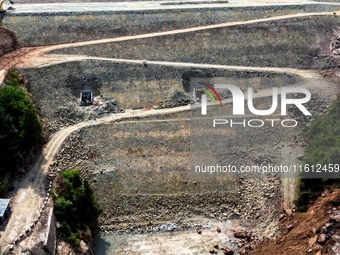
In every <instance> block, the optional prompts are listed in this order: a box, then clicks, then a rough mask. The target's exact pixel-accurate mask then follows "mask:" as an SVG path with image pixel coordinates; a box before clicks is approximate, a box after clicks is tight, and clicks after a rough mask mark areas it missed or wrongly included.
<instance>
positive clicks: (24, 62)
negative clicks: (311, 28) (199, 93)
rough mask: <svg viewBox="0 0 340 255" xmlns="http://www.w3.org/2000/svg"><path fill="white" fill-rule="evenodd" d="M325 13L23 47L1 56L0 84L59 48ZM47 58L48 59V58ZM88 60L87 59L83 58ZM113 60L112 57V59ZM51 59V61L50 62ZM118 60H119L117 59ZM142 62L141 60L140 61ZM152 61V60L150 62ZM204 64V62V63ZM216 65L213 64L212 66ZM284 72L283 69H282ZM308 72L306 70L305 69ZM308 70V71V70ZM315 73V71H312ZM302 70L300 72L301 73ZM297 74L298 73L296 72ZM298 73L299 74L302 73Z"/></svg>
mask: <svg viewBox="0 0 340 255" xmlns="http://www.w3.org/2000/svg"><path fill="white" fill-rule="evenodd" d="M324 15H328V16H329V15H334V14H333V12H322V13H318V12H313V13H301V14H292V15H282V16H276V17H269V18H261V19H255V20H247V21H238V22H227V23H222V24H215V25H209V26H199V27H193V28H187V29H177V30H171V31H165V32H156V33H148V34H141V35H134V36H123V37H117V38H108V39H102V40H92V41H86V42H77V43H65V44H58V45H52V46H42V47H32V48H22V49H19V50H17V51H15V52H12V53H10V54H7V55H5V56H3V57H2V58H0V66H1V69H0V84H1V83H2V82H3V80H4V78H5V75H6V73H7V71H8V70H9V69H10V68H11V67H18V68H34V67H39V66H42V65H46V64H52V63H53V61H52V58H54V59H55V58H56V57H55V56H53V57H52V56H47V57H46V56H44V55H45V54H46V53H48V52H51V51H54V50H59V49H65V48H73V47H82V46H89V45H97V44H104V43H112V42H122V41H129V40H139V39H145V38H153V37H158V36H166V35H174V34H183V33H191V32H196V31H202V30H209V29H215V28H224V27H231V26H239V25H244V24H254V23H260V22H267V21H274V20H283V19H292V18H296V17H307V16H324ZM46 58H47V59H46ZM59 58H62V61H61V62H68V61H77V60H78V58H81V57H79V56H65V55H64V56H59ZM86 58H88V59H89V58H92V59H94V57H90V56H86ZM97 59H99V58H97ZM46 60H47V62H46ZM83 60H86V59H83ZM111 60H112V59H111ZM48 61H51V62H48ZM117 62H118V61H117ZM57 63H60V61H59V62H58V61H56V63H55V64H57ZM140 63H141V62H140ZM150 63H151V62H150ZM153 64H157V61H154V62H153ZM158 64H160V65H162V64H163V63H162V62H158ZM176 64H179V63H176ZM202 65H204V63H202ZM207 66H208V65H207ZM213 66H214V65H211V67H212V68H214V67H213ZM215 68H218V65H215ZM244 68H250V67H240V69H241V70H242V69H244ZM233 69H234V70H236V69H237V67H233ZM280 69H281V68H274V69H273V68H268V69H266V67H263V71H275V72H277V71H280ZM294 70H296V69H289V68H288V69H287V68H286V70H284V71H283V72H286V71H287V72H290V71H294ZM281 72H282V71H281ZM303 72H306V71H303ZM307 72H308V71H307ZM311 72H313V73H315V72H314V71H311ZM301 73H302V72H300V74H301ZM296 74H297V73H296ZM300 74H298V75H300Z"/></svg>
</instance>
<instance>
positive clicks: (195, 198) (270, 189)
mask: <svg viewBox="0 0 340 255" xmlns="http://www.w3.org/2000/svg"><path fill="white" fill-rule="evenodd" d="M87 142H88V139H87V131H86V130H80V131H78V132H75V133H73V134H72V135H71V136H70V137H68V138H67V139H66V141H65V143H64V146H63V148H62V149H61V150H60V151H59V152H58V155H57V156H56V158H55V161H54V163H53V164H52V166H51V169H50V170H51V171H52V172H55V173H57V172H60V171H64V170H67V169H71V168H75V167H79V168H80V169H81V171H82V175H83V176H84V177H86V178H87V179H88V180H90V181H91V182H92V185H93V186H94V188H95V190H96V192H97V194H96V196H98V200H99V203H100V204H101V207H102V209H103V213H102V214H101V216H100V225H101V229H102V230H104V231H114V232H118V233H153V232H163V231H168V230H167V229H168V228H165V227H162V224H164V222H165V221H166V222H170V223H174V224H176V230H181V229H192V228H196V227H197V226H196V225H192V224H186V223H184V222H183V220H184V219H185V218H190V217H192V216H195V215H202V216H204V217H207V218H211V219H216V220H221V221H224V220H227V219H230V218H239V219H247V222H250V224H253V226H249V227H254V226H256V225H257V224H262V225H267V223H268V222H270V221H272V220H273V219H274V218H276V217H277V215H276V213H275V212H276V208H277V206H278V203H279V202H280V200H281V198H280V192H279V188H278V187H279V186H280V180H279V179H276V178H257V179H250V178H240V179H238V181H237V184H236V186H235V190H234V191H230V190H226V191H221V192H216V191H214V192H212V191H209V192H205V191H203V190H202V191H201V192H199V193H186V192H182V193H178V192H175V193H171V194H162V193H159V194H147V193H143V194H116V193H115V191H114V190H113V189H105V194H102V193H101V192H99V190H101V189H100V188H99V187H108V188H109V187H112V181H113V180H114V179H112V176H111V175H114V173H113V172H111V173H110V172H106V171H103V170H101V169H98V166H97V164H98V162H101V161H103V160H106V159H104V158H103V155H105V153H106V152H105V151H106V150H107V148H105V147H102V146H101V145H100V143H99V141H98V144H94V145H92V144H91V145H90V144H88V143H87ZM255 156H256V155H255ZM258 156H259V155H257V156H256V157H255V158H257V157H258ZM255 158H254V160H255ZM258 160H262V161H263V158H258ZM108 162H109V161H108ZM108 164H109V163H108ZM195 185H196V186H199V185H200V181H199V180H198V181H197V182H195ZM96 187H97V188H96ZM131 190H133V187H131ZM240 198H241V199H240ZM268 212H270V213H268Z"/></svg>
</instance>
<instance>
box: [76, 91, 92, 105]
mask: <svg viewBox="0 0 340 255" xmlns="http://www.w3.org/2000/svg"><path fill="white" fill-rule="evenodd" d="M92 102H93V94H92V91H91V90H83V91H81V92H80V98H79V105H81V106H88V105H91V104H92Z"/></svg>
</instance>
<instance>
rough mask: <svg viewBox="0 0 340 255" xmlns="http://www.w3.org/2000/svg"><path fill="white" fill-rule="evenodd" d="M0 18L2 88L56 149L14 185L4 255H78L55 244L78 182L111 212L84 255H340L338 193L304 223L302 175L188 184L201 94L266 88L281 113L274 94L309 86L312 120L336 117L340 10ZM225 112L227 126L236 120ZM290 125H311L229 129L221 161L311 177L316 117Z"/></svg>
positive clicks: (243, 6)
mask: <svg viewBox="0 0 340 255" xmlns="http://www.w3.org/2000/svg"><path fill="white" fill-rule="evenodd" d="M9 7H11V8H9ZM1 8H3V12H2V14H1V17H0V21H1V20H2V21H1V26H0V85H1V86H4V84H3V81H4V79H5V76H6V74H7V72H8V71H9V70H10V69H11V68H16V69H18V70H19V71H20V73H21V74H22V75H23V76H24V77H25V79H26V81H27V83H26V87H27V90H28V91H29V93H30V95H31V97H32V99H33V101H34V103H35V104H36V107H37V109H38V110H39V114H40V115H41V116H42V117H43V124H44V128H45V130H46V132H48V134H49V140H48V141H47V143H46V144H45V146H44V148H43V151H42V153H41V155H40V156H39V157H37V158H36V160H35V162H34V163H33V164H32V166H31V167H30V168H29V169H28V172H27V174H25V175H24V177H23V178H22V179H20V180H18V181H16V182H14V184H13V185H14V186H15V188H16V190H17V191H16V192H15V193H14V194H13V195H12V196H11V197H10V199H11V213H10V215H9V217H8V221H7V222H6V227H5V228H2V229H0V254H73V253H72V247H70V246H69V245H68V244H66V243H65V242H63V241H60V240H58V238H57V237H56V236H57V235H56V231H58V230H57V226H58V223H57V222H56V219H55V217H54V215H53V199H52V198H51V193H52V191H51V190H53V185H54V180H55V178H56V176H58V175H59V174H60V173H62V172H63V171H65V170H68V169H74V168H79V169H80V170H81V176H82V177H83V178H85V179H87V180H88V181H89V182H90V184H91V185H92V187H93V189H94V195H95V198H96V200H97V201H98V203H99V205H100V207H101V208H102V213H101V214H100V216H99V229H98V234H97V236H96V237H95V238H94V244H93V243H92V244H89V243H85V242H83V243H82V245H81V249H80V250H78V251H77V252H78V253H76V254H96V255H97V254H98V255H104V254H107V255H113V254H115V255H123V254H141V255H145V254H150V255H155V254H169V255H170V254H171V255H172V254H173V255H175V254H180V255H185V254H187V255H189V254H190V255H194V254H229V255H230V254H277V255H279V254H280V255H284V254H286V255H297V254H299V255H300V254H311V255H323V254H340V248H339V247H340V239H339V236H340V234H339V233H340V230H339V215H340V214H339V212H340V208H339V199H340V198H339V194H340V192H339V190H331V191H329V192H326V193H325V194H324V196H323V197H321V198H320V199H318V200H317V202H316V203H315V204H314V205H313V207H312V209H311V210H310V211H307V212H306V213H297V212H296V208H295V205H294V202H295V200H296V198H297V180H298V176H289V178H279V176H266V177H265V178H247V177H242V178H220V177H218V176H216V177H214V178H193V177H192V176H191V175H190V171H191V170H190V163H192V162H191V154H190V153H191V149H192V148H191V144H192V143H191V139H192V131H193V129H192V126H191V125H192V122H191V117H192V113H191V111H190V102H192V98H190V81H191V80H192V79H205V80H206V81H208V82H209V83H210V84H218V83H223V84H234V85H236V86H237V87H239V88H240V89H242V91H246V90H247V88H248V87H252V88H253V90H254V91H256V92H254V102H255V103H254V104H255V106H256V107H257V108H258V109H268V108H270V106H271V102H272V94H271V91H272V88H274V87H275V88H276V87H277V88H284V87H302V88H305V89H308V90H309V91H310V92H311V95H312V97H311V100H310V101H309V102H308V104H307V106H306V107H307V109H308V110H309V111H310V112H311V113H312V115H313V116H316V115H318V114H323V113H325V112H326V111H327V109H328V108H329V107H330V105H331V104H332V102H333V101H334V100H335V99H336V98H337V95H339V79H340V71H339V61H340V16H339V15H340V2H338V1H329V2H323V1H311V0H301V1H291V0H284V1H281V2H280V3H278V2H275V1H270V0H257V1H248V0H244V1H239V0H228V1H214V0H212V1H201V0H195V1H190V2H186V1H153V2H140V1H127V2H115V1H114V2H106V1H99V2H92V1H91V2H90V1H89V2H86V3H84V2H79V3H72V2H69V1H57V2H55V1H47V2H46V1H44V2H41V1H39V0H30V1H23V0H17V1H16V2H15V3H14V4H13V3H10V2H3V3H2V4H1ZM8 8H9V9H8ZM5 10H6V11H5ZM222 99H223V100H224V101H223V106H222V107H220V108H217V107H216V109H215V108H214V109H215V110H214V111H215V112H218V111H221V112H222V111H224V112H228V113H230V112H232V107H233V105H232V101H231V100H230V98H229V97H228V96H226V97H223V95H222ZM208 108H209V111H212V110H211V108H210V107H208ZM246 114H247V115H246V117H245V118H246V119H247V118H250V117H251V116H250V114H249V112H247V113H246ZM275 114H276V115H275ZM275 114H274V115H275V116H277V115H278V113H277V112H275ZM288 117H290V118H294V119H296V120H297V123H298V125H297V126H296V127H294V128H283V127H280V126H276V127H275V128H271V127H270V126H268V127H263V128H258V129H251V128H242V127H223V129H219V130H217V131H216V133H218V132H223V136H225V137H226V138H227V140H228V143H227V144H224V145H223V146H222V145H221V148H218V149H219V150H220V151H221V152H223V153H221V154H223V155H221V157H223V160H224V161H225V162H231V163H233V164H235V165H236V166H239V165H248V166H251V165H260V164H273V165H280V164H283V165H285V164H299V163H300V162H301V159H302V158H303V155H304V150H305V147H306V141H305V140H304V137H303V135H302V133H303V130H304V127H305V126H306V125H307V124H308V122H309V121H310V118H301V117H299V116H298V114H297V111H296V109H294V108H289V109H288ZM279 118H281V119H283V118H282V117H279ZM204 134H205V135H206V133H204ZM6 201H7V200H6ZM6 206H7V204H6ZM6 208H7V207H6ZM327 224H331V225H327ZM326 225H327V226H328V227H330V226H332V231H333V229H334V231H333V232H332V236H331V235H330V234H329V236H327V238H328V239H327V240H333V241H332V242H331V241H329V242H328V241H327V242H326V241H325V240H326V239H325V240H324V241H323V242H321V241H320V242H319V241H318V238H320V235H319V232H318V231H315V230H313V229H314V228H315V229H321V228H322V227H324V226H326ZM326 228H327V227H326ZM287 229H289V230H287ZM320 231H321V230H320ZM327 233H330V232H327ZM282 234H283V236H282ZM315 236H316V239H315ZM311 238H314V239H315V240H314V239H313V240H314V242H313V240H311ZM325 238H326V237H325ZM292 240H294V241H292ZM334 240H335V241H334ZM317 245H318V246H317ZM32 250H34V251H36V252H35V253H32ZM30 252H31V253H30Z"/></svg>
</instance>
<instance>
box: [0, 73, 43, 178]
mask: <svg viewBox="0 0 340 255" xmlns="http://www.w3.org/2000/svg"><path fill="white" fill-rule="evenodd" d="M5 84H6V86H5V87H4V88H2V89H0V123H1V125H0V144H1V146H0V160H1V164H0V173H2V174H7V173H9V172H13V170H14V169H15V167H17V165H19V164H22V161H23V160H24V159H25V157H26V156H27V154H28V153H29V152H30V150H31V149H32V148H33V147H35V146H37V145H39V144H40V143H41V141H42V127H41V124H40V122H39V119H38V118H37V115H36V111H35V109H34V106H33V104H32V101H31V99H30V97H29V95H28V93H27V92H26V90H25V89H24V88H23V87H22V86H21V81H20V75H19V74H18V73H17V72H15V71H10V72H9V74H8V76H7V78H6V80H5Z"/></svg>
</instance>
